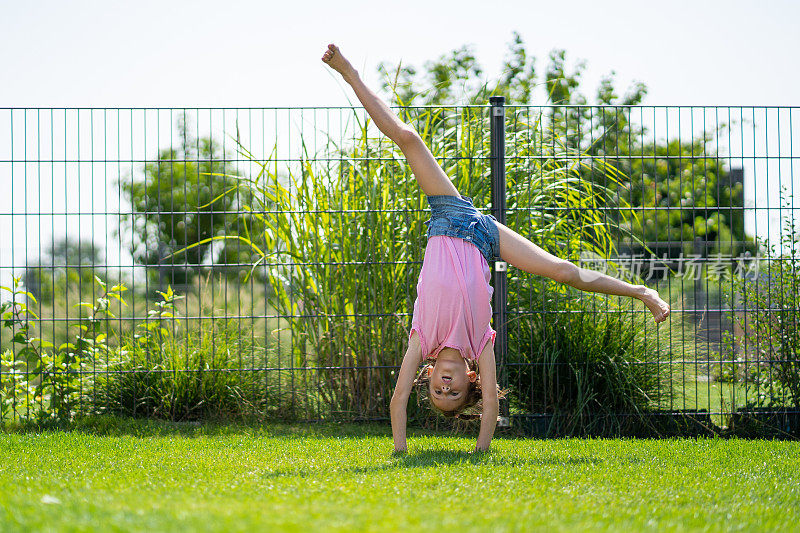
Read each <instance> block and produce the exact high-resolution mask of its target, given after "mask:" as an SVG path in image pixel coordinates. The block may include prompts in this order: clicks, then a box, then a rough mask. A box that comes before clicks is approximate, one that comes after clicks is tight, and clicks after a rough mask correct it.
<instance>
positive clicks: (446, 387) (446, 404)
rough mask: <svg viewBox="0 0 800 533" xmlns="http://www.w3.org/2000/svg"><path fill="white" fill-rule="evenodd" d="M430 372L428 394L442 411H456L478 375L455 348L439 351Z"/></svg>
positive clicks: (430, 366)
mask: <svg viewBox="0 0 800 533" xmlns="http://www.w3.org/2000/svg"><path fill="white" fill-rule="evenodd" d="M428 372H429V375H430V382H429V385H428V394H429V396H430V400H431V402H432V403H433V405H435V406H436V408H437V409H439V410H441V411H454V410H456V409H458V408H459V407H461V405H463V403H464V401H465V400H466V398H467V393H468V392H469V385H470V383H471V382H474V381H475V380H476V379H477V377H478V376H477V374H476V373H475V371H473V370H470V369H469V367H468V366H467V362H466V361H465V360H464V358H463V357H462V356H461V353H460V352H459V351H458V350H456V349H454V348H444V349H443V350H442V351H441V352H439V355H438V356H437V357H436V364H435V365H429V366H428Z"/></svg>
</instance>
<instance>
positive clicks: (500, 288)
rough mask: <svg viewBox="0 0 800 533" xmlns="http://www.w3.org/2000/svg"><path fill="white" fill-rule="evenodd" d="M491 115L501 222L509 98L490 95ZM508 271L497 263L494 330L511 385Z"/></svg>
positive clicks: (495, 199)
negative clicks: (509, 367) (506, 99)
mask: <svg viewBox="0 0 800 533" xmlns="http://www.w3.org/2000/svg"><path fill="white" fill-rule="evenodd" d="M489 103H490V104H491V108H490V109H491V115H490V117H489V124H490V126H489V131H490V133H489V135H490V147H491V153H490V159H491V165H492V167H491V171H492V215H493V216H494V217H495V218H496V219H497V221H498V222H500V223H501V224H505V223H506V155H505V154H506V140H505V108H504V107H503V106H504V105H505V97H503V96H492V97H491V98H489ZM506 270H507V265H506V263H505V262H504V261H502V260H499V261H495V263H494V280H493V281H494V302H493V304H494V329H495V331H496V332H497V336H496V337H495V343H494V353H495V357H496V361H497V382H498V383H499V384H500V387H501V388H503V389H505V388H508V372H507V369H506V355H507V354H508V327H507V319H506V301H507V297H508V295H507V287H506ZM500 416H502V417H504V418H506V419H507V418H508V401H506V400H501V402H500Z"/></svg>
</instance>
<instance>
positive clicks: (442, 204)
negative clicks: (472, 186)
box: [425, 195, 500, 264]
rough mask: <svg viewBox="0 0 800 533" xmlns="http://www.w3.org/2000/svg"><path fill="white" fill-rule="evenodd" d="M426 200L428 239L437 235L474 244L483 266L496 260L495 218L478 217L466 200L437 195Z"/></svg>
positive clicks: (465, 198)
mask: <svg viewBox="0 0 800 533" xmlns="http://www.w3.org/2000/svg"><path fill="white" fill-rule="evenodd" d="M427 198H428V204H429V205H430V206H431V218H430V220H428V221H426V222H425V224H426V225H427V226H428V232H427V236H428V238H429V239H430V238H431V237H435V236H437V235H446V236H448V237H458V238H459V239H464V240H465V241H468V242H471V243H472V244H474V245H475V247H477V248H478V250H480V252H481V254H482V255H483V257H485V258H486V262H487V263H489V264H491V263H492V261H499V260H500V232H499V231H498V230H497V226H496V225H495V223H496V222H497V219H496V218H494V217H493V216H492V215H482V214H481V213H480V211H478V210H477V209H476V208H475V206H474V205H472V198H470V197H469V196H464V195H462V196H461V197H460V198H459V197H457V196H449V195H437V196H428V197H427Z"/></svg>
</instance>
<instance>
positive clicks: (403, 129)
mask: <svg viewBox="0 0 800 533" xmlns="http://www.w3.org/2000/svg"><path fill="white" fill-rule="evenodd" d="M322 61H324V62H325V63H327V64H328V66H330V67H331V68H332V69H334V70H335V71H337V72H338V73H339V74H341V75H342V78H344V81H346V82H347V83H349V84H350V86H351V87H352V88H353V91H354V92H355V93H356V96H357V97H358V99H359V100H360V101H361V104H362V105H363V106H364V109H366V110H367V113H369V116H370V117H372V120H373V121H375V125H376V126H378V129H379V130H381V132H382V133H383V134H384V135H386V136H387V137H389V138H390V139H391V140H392V141H394V142H395V144H397V146H399V147H400V150H402V151H403V155H405V157H406V160H407V161H408V165H409V166H410V167H411V172H413V173H414V177H415V178H416V179H417V183H419V186H420V188H421V189H422V192H423V193H425V195H426V196H436V195H449V196H460V195H459V193H458V190H457V189H456V187H455V185H453V183H452V182H451V181H450V178H448V177H447V174H445V173H444V171H443V170H442V167H440V166H439V164H438V163H437V162H436V159H435V158H434V157H433V154H432V153H431V151H430V150H428V147H427V146H426V145H425V142H423V140H422V138H421V137H420V136H419V134H418V133H417V132H416V131H415V130H414V128H412V127H411V126H409V125H408V124H406V123H404V122H403V121H402V120H400V119H399V118H398V117H397V115H395V114H394V113H392V110H391V109H389V106H387V105H386V103H384V102H383V100H381V99H380V98H379V97H378V95H376V94H375V93H374V92H373V91H372V90H371V89H370V88H369V87H367V86H366V85H364V82H363V81H361V78H360V77H359V75H358V71H356V69H355V68H353V66H352V65H351V64H350V62H349V61H348V60H347V59H346V58H345V57H344V56H343V55H342V52H341V51H340V50H339V48H338V47H337V46H336V45H334V44H329V45H328V49H327V50H326V51H325V54H324V55H323V56H322Z"/></svg>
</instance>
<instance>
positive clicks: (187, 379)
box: [96, 288, 285, 420]
mask: <svg viewBox="0 0 800 533" xmlns="http://www.w3.org/2000/svg"><path fill="white" fill-rule="evenodd" d="M160 294H161V296H162V300H161V301H159V302H156V306H155V308H154V309H152V310H150V311H149V312H148V319H147V320H146V321H144V322H142V323H140V324H139V325H138V326H137V331H136V332H135V333H134V334H133V335H127V336H125V337H124V338H123V339H122V341H121V345H120V348H119V358H118V360H117V361H116V362H115V363H114V364H113V365H112V366H110V367H109V372H107V373H105V374H102V375H101V376H99V377H98V389H99V391H100V392H99V394H98V397H97V399H96V402H97V405H98V408H99V409H100V410H101V411H103V412H110V413H115V414H121V415H128V416H147V417H154V418H162V419H169V420H194V419H201V418H235V417H242V416H246V415H258V414H262V413H263V411H264V410H265V409H266V406H271V407H272V411H273V414H276V412H277V411H279V410H280V407H281V405H282V404H283V403H285V402H284V401H283V400H282V399H281V398H279V397H276V391H275V387H269V388H266V385H265V371H264V370H260V369H258V368H253V367H254V366H255V365H254V364H253V361H254V359H255V356H254V351H255V350H256V348H255V347H254V345H253V343H252V341H251V338H250V336H248V335H246V334H243V332H242V331H241V330H240V325H239V322H238V321H237V320H228V319H224V318H212V319H208V320H201V321H200V326H199V327H198V328H195V329H192V330H190V331H184V332H181V328H182V322H181V320H180V319H179V318H178V317H176V316H175V313H174V310H175V302H176V300H178V299H180V298H182V297H181V296H178V295H176V294H175V293H174V292H173V291H172V289H171V288H168V289H167V291H166V292H162V293H160ZM258 350H260V351H261V352H263V349H261V348H258ZM244 358H248V360H247V361H245V360H243V359H244ZM265 388H266V389H267V390H268V391H270V392H271V393H272V394H265Z"/></svg>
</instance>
